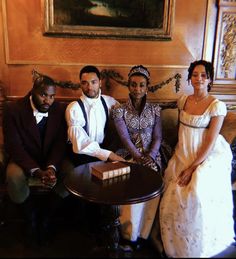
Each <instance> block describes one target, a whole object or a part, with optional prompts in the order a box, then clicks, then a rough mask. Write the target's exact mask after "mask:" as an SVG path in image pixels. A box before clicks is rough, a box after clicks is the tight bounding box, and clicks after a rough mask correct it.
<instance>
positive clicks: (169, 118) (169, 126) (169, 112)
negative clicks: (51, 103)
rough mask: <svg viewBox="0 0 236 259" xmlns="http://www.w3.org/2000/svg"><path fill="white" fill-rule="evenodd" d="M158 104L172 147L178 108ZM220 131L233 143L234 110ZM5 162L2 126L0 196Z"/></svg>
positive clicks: (3, 181) (0, 120) (166, 103)
mask: <svg viewBox="0 0 236 259" xmlns="http://www.w3.org/2000/svg"><path fill="white" fill-rule="evenodd" d="M11 101H13V100H11V99H8V98H4V99H3V102H2V104H1V103H0V107H2V110H1V112H0V123H1V122H2V113H3V107H4V102H11ZM70 101H71V100H66V101H65V100H60V102H61V103H62V104H63V105H67V104H68V103H69V102H70ZM159 104H160V106H161V108H162V111H161V118H162V129H163V139H164V140H165V142H166V143H167V144H169V145H170V146H171V147H172V148H174V146H175V145H176V143H177V137H178V109H177V108H176V102H162V103H159ZM220 133H221V134H222V135H223V136H224V137H225V139H226V140H227V141H228V143H229V144H230V145H231V144H232V143H233V140H234V138H235V137H236V111H231V110H228V113H227V116H226V117H225V120H224V123H223V126H222V129H221V132H220ZM6 164H7V156H6V154H5V151H4V146H3V135H2V128H1V127H0V196H1V193H2V194H4V192H5V168H6ZM235 185H236V184H235Z"/></svg>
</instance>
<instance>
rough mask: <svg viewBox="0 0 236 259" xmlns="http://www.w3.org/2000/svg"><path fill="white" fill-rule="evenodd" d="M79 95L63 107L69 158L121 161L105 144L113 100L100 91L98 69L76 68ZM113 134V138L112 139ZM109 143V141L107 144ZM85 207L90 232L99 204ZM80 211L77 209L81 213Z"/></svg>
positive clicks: (82, 161)
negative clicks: (79, 89)
mask: <svg viewBox="0 0 236 259" xmlns="http://www.w3.org/2000/svg"><path fill="white" fill-rule="evenodd" d="M79 77H80V85H81V89H82V96H81V97H80V98H79V99H78V100H76V101H73V102H71V103H70V104H69V105H68V107H67V109H66V121H67V126H68V137H69V140H70V142H71V159H72V161H73V163H74V165H75V166H77V165H81V164H85V163H89V162H93V161H99V160H102V161H118V160H121V161H123V160H124V159H123V158H122V157H120V156H118V155H116V154H115V153H114V152H113V151H111V148H110V147H109V145H106V143H107V144H111V142H110V141H108V139H107V136H108V134H107V133H108V132H109V130H108V125H109V123H108V121H109V114H110V109H111V107H112V106H113V105H115V104H116V103H117V102H116V100H115V99H114V98H112V97H110V96H107V95H102V94H101V79H100V72H99V70H98V69H97V68H96V67H94V66H85V67H83V68H82V69H81V71H80V75H79ZM114 139H115V138H114V137H113V141H114ZM109 142H110V143H109ZM80 205H82V206H85V213H86V215H85V219H86V220H89V222H88V224H89V228H90V230H92V231H94V230H96V229H97V227H98V225H99V224H100V206H97V205H96V204H91V203H85V204H80ZM83 211H84V210H82V211H81V212H83Z"/></svg>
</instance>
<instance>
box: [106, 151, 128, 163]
mask: <svg viewBox="0 0 236 259" xmlns="http://www.w3.org/2000/svg"><path fill="white" fill-rule="evenodd" d="M107 161H110V162H113V161H125V159H124V158H123V157H121V156H118V155H117V154H115V153H114V152H111V154H110V155H109V157H108V159H107Z"/></svg>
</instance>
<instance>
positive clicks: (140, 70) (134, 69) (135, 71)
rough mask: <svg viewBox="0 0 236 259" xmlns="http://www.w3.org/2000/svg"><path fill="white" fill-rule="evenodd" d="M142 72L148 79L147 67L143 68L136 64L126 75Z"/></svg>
mask: <svg viewBox="0 0 236 259" xmlns="http://www.w3.org/2000/svg"><path fill="white" fill-rule="evenodd" d="M137 73H138V74H142V75H144V76H145V77H146V78H147V79H150V73H149V72H148V70H147V69H145V68H144V67H142V66H137V67H134V68H133V69H131V71H130V72H129V74H128V77H131V76H132V75H133V74H137Z"/></svg>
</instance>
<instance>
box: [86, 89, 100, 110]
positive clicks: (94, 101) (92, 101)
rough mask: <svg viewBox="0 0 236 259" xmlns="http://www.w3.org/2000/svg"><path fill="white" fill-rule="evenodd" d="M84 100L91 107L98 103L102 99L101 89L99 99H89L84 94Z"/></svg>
mask: <svg viewBox="0 0 236 259" xmlns="http://www.w3.org/2000/svg"><path fill="white" fill-rule="evenodd" d="M82 99H83V100H84V101H86V102H87V103H88V104H89V105H90V106H91V105H94V104H95V103H97V102H98V100H100V99H101V89H99V93H98V97H97V98H89V97H88V96H86V95H85V94H84V93H83V92H82Z"/></svg>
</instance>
